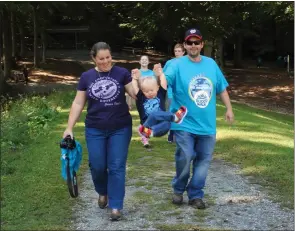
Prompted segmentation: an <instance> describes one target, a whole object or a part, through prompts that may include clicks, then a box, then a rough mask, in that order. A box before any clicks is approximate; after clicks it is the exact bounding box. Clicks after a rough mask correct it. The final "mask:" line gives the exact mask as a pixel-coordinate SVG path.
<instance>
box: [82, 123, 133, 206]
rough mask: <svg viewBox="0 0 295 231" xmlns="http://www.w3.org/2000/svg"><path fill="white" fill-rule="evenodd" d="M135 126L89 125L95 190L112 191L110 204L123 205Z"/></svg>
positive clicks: (100, 192) (90, 160) (101, 192)
mask: <svg viewBox="0 0 295 231" xmlns="http://www.w3.org/2000/svg"><path fill="white" fill-rule="evenodd" d="M131 135H132V127H131V126H128V127H125V128H122V129H118V130H100V129H96V128H87V127H86V129H85V136H86V142H87V149H88V156H89V167H90V171H91V175H92V180H93V183H94V187H95V191H96V192H97V193H98V194H100V195H108V199H109V207H110V208H112V209H122V208H123V200H124V196H125V175H126V161H127V154H128V148H129V143H130V140H131Z"/></svg>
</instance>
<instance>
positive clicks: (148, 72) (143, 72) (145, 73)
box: [140, 69, 155, 78]
mask: <svg viewBox="0 0 295 231" xmlns="http://www.w3.org/2000/svg"><path fill="white" fill-rule="evenodd" d="M140 73H141V77H143V78H144V77H147V76H154V77H155V75H154V72H153V71H152V70H150V69H147V70H142V69H140Z"/></svg>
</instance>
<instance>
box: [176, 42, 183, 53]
mask: <svg viewBox="0 0 295 231" xmlns="http://www.w3.org/2000/svg"><path fill="white" fill-rule="evenodd" d="M176 48H180V49H181V50H182V51H184V47H183V44H181V43H177V44H176V45H175V46H174V49H176Z"/></svg>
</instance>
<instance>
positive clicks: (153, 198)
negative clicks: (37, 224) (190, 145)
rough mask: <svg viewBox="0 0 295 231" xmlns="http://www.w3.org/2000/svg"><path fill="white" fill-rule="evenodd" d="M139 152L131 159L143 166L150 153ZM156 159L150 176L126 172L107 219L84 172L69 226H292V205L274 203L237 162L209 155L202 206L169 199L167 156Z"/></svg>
mask: <svg viewBox="0 0 295 231" xmlns="http://www.w3.org/2000/svg"><path fill="white" fill-rule="evenodd" d="M154 155H156V154H154ZM143 156H144V158H142V159H139V160H138V162H137V163H133V164H137V166H141V168H148V164H144V162H145V163H146V161H147V160H148V159H152V158H153V156H152V155H146V153H145V154H143ZM163 161H165V160H163ZM162 164H163V165H164V166H165V168H162V170H158V171H157V174H154V177H153V178H151V177H146V178H145V179H143V178H141V179H140V178H139V177H137V178H130V177H128V178H127V187H126V197H125V198H126V199H125V204H124V206H125V207H124V212H123V215H124V217H123V219H122V221H120V222H111V221H109V219H108V216H109V212H110V211H109V210H108V209H99V207H98V206H97V194H96V192H95V191H94V190H93V186H92V180H91V176H90V174H89V172H87V173H86V174H85V176H84V179H83V180H82V182H83V183H82V185H81V188H82V190H81V191H80V196H79V199H78V203H77V204H76V206H75V207H74V208H73V211H75V219H74V220H73V223H72V226H71V229H75V230H163V229H164V230H175V229H181V230H199V229H201V230H203V229H204V228H205V229H206V230H207V229H210V230H212V229H216V230H225V229H227V230H293V223H294V222H293V221H294V214H293V210H290V209H282V208H280V205H279V204H277V203H273V202H271V200H270V199H269V198H268V196H267V195H266V194H265V193H264V192H263V190H262V188H261V186H259V185H258V184H255V183H254V181H253V179H251V178H247V177H245V176H241V175H240V172H239V168H238V167H236V166H234V165H230V164H227V163H225V162H223V161H221V160H214V161H213V162H212V164H211V167H210V170H209V175H208V178H207V186H206V188H205V193H206V196H205V201H206V203H207V205H208V208H207V209H206V210H195V209H193V208H191V207H189V206H188V205H187V199H186V200H185V203H184V204H183V205H182V206H180V207H178V206H175V205H173V204H172V203H171V187H170V184H169V178H170V177H172V176H173V174H174V166H173V162H170V163H167V161H165V163H164V162H163V163H162ZM127 175H128V174H127ZM143 181H144V183H140V182H143ZM151 185H152V187H150V186H151Z"/></svg>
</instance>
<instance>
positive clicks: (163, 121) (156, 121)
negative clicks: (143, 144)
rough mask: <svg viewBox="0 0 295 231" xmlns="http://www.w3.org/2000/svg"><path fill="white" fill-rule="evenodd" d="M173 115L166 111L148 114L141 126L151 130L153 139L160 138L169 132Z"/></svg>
mask: <svg viewBox="0 0 295 231" xmlns="http://www.w3.org/2000/svg"><path fill="white" fill-rule="evenodd" d="M174 118H175V117H174V114H173V113H172V112H168V111H156V112H153V113H152V114H150V115H149V116H148V118H147V120H146V121H145V122H144V124H143V126H144V127H147V128H150V129H152V131H153V136H154V137H160V136H163V135H165V134H167V132H168V131H169V130H170V127H171V122H174Z"/></svg>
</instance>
